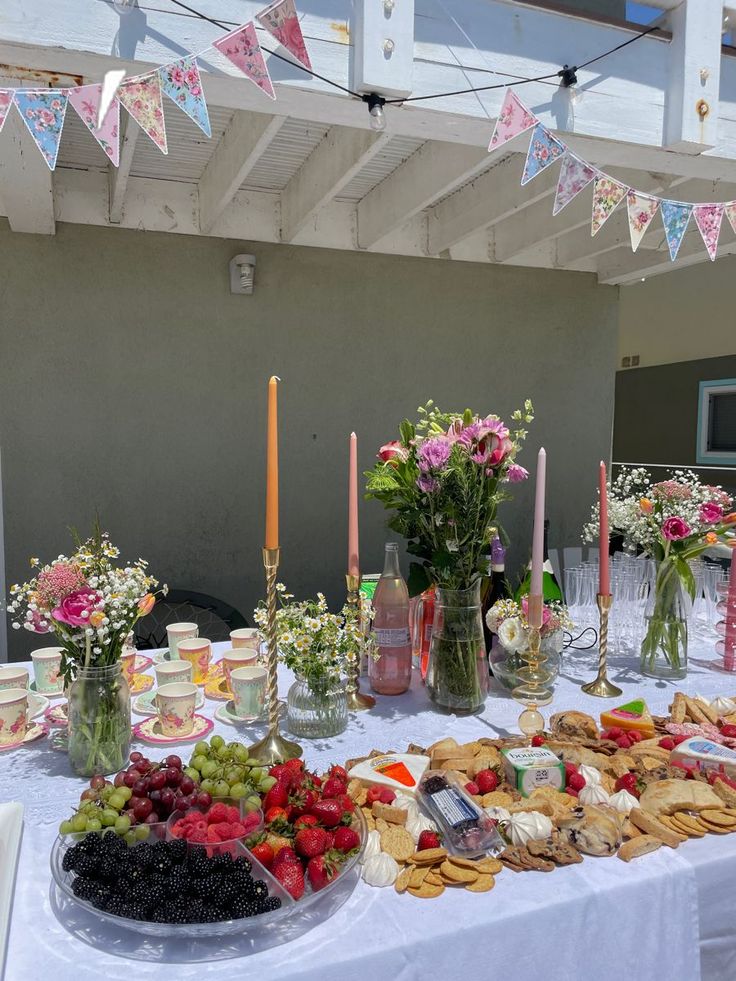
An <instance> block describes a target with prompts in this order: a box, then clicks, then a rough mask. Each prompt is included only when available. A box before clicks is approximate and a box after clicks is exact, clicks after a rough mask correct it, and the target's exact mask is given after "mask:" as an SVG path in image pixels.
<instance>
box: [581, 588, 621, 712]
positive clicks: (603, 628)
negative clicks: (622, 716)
mask: <svg viewBox="0 0 736 981" xmlns="http://www.w3.org/2000/svg"><path fill="white" fill-rule="evenodd" d="M612 603H613V596H611V594H610V593H598V611H599V613H600V631H599V633H598V675H597V677H596V678H595V680H594V681H589V682H588V684H587V685H581V686H580V687H581V688H582V690H583V691H584V692H586V693H587V694H588V695H598V696H599V697H600V698H615V697H616V696H617V695H620V694H621V689H620V688H618V687H617V686H616V685H614V684H613V682H611V681H609V680H608V677H607V675H606V662H607V659H608V615H609V613H610V612H611V604H612Z"/></svg>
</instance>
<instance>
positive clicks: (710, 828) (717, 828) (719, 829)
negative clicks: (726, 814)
mask: <svg viewBox="0 0 736 981" xmlns="http://www.w3.org/2000/svg"><path fill="white" fill-rule="evenodd" d="M695 823H696V824H699V825H700V827H701V828H702V829H703V830H704V831H706V832H710V833H711V834H715V835H727V834H730V833H731V832H732V831H733V828H724V827H723V825H720V824H713V823H711V822H710V821H706V820H705V818H703V817H701V815H700V814H698V815H697V817H696V818H695Z"/></svg>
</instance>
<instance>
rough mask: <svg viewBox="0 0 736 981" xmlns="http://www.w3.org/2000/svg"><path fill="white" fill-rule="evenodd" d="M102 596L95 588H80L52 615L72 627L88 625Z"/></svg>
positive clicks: (63, 601) (64, 600) (62, 602)
mask: <svg viewBox="0 0 736 981" xmlns="http://www.w3.org/2000/svg"><path fill="white" fill-rule="evenodd" d="M101 598H102V597H101V596H100V594H99V593H98V592H96V591H95V590H93V589H80V590H79V592H77V593H71V594H70V595H69V596H67V597H66V599H63V600H62V601H61V603H60V604H59V605H58V606H57V607H56V609H55V610H53V611H52V613H51V616H52V617H53V618H54V620H58V621H59V623H66V624H68V625H69V626H70V627H86V626H88V625H89V615H90V613H91V612H92V610H93V609H94V607H95V604H96V603H98V602H99V600H100V599H101Z"/></svg>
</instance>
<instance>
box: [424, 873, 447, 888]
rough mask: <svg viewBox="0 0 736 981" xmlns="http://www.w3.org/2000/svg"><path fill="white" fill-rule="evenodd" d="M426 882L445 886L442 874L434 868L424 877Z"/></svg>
mask: <svg viewBox="0 0 736 981" xmlns="http://www.w3.org/2000/svg"><path fill="white" fill-rule="evenodd" d="M424 881H425V882H428V883H430V884H431V885H433V886H444V884H445V883H444V882H443V880H442V876H441V875H439V873H437V872H435V871H434V870H433V869H430V870H428V871H427V875H426V877H425V879H424Z"/></svg>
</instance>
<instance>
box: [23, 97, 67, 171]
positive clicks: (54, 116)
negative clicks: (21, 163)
mask: <svg viewBox="0 0 736 981" xmlns="http://www.w3.org/2000/svg"><path fill="white" fill-rule="evenodd" d="M14 101H15V105H16V107H17V109H18V112H19V113H20V114H21V116H22V117H23V122H24V123H25V124H26V126H27V127H28V132H29V133H30V134H31V136H32V137H33V139H34V142H35V143H36V146H37V147H38V149H39V150H40V151H41V153H42V154H43V159H44V160H45V161H46V163H47V164H48V167H49V170H53V169H54V167H56V158H57V156H58V154H59V142H60V141H61V131H62V129H63V128H64V116H65V115H66V104H67V102H68V101H69V97H68V96H67V93H66V92H64V91H62V90H61V89H16V90H15V96H14Z"/></svg>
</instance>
